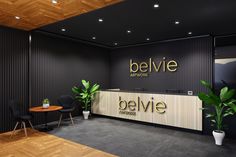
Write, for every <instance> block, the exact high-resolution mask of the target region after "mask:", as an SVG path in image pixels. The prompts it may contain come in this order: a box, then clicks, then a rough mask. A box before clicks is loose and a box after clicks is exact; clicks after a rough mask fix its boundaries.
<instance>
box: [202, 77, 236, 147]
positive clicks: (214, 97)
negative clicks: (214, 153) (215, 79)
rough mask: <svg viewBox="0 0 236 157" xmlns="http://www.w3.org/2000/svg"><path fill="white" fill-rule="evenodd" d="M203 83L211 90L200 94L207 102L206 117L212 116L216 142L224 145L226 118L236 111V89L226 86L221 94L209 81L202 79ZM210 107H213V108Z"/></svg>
mask: <svg viewBox="0 0 236 157" xmlns="http://www.w3.org/2000/svg"><path fill="white" fill-rule="evenodd" d="M201 84H202V85H203V86H205V87H206V88H208V89H209V92H208V93H203V92H201V93H199V94H198V97H199V99H201V100H202V101H203V102H204V103H205V107H204V108H203V109H204V110H207V111H208V113H207V114H206V118H210V119H211V123H212V126H215V128H216V130H213V132H212V134H213V136H214V138H215V144H216V145H222V142H223V139H224V137H225V132H224V125H223V124H224V118H225V117H227V116H232V115H234V114H235V113H236V105H235V104H236V100H235V99H234V98H233V97H234V96H235V90H234V89H229V88H228V87H224V88H222V89H221V90H220V93H219V94H216V92H215V91H214V90H213V88H212V86H211V85H210V84H209V83H207V82H206V81H203V80H201ZM210 108H213V110H211V109H210Z"/></svg>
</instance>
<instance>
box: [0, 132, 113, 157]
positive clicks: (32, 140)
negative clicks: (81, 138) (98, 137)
mask: <svg viewBox="0 0 236 157" xmlns="http://www.w3.org/2000/svg"><path fill="white" fill-rule="evenodd" d="M27 132H28V137H27V138H26V137H24V132H23V130H18V131H17V134H16V135H13V136H12V137H11V138H10V136H11V132H7V133H4V134H0V147H1V149H0V156H1V157H94V156H97V157H115V156H114V155H112V154H109V153H106V152H102V151H100V150H96V149H93V148H90V147H88V146H85V145H82V144H79V143H74V142H71V141H68V140H65V139H62V138H59V137H56V136H53V135H50V134H47V133H44V132H38V131H36V130H32V129H27Z"/></svg>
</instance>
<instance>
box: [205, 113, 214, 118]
mask: <svg viewBox="0 0 236 157" xmlns="http://www.w3.org/2000/svg"><path fill="white" fill-rule="evenodd" d="M214 116H215V115H214V114H211V113H209V114H206V118H212V117H214Z"/></svg>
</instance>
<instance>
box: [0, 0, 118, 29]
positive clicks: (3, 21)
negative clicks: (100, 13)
mask: <svg viewBox="0 0 236 157" xmlns="http://www.w3.org/2000/svg"><path fill="white" fill-rule="evenodd" d="M121 1H122V0H58V3H57V4H53V3H52V1H51V0H1V1H0V25H4V26H8V27H13V28H18V29H23V30H32V29H35V28H39V27H41V26H44V25H48V24H51V23H54V22H57V21H61V20H64V19H67V18H70V17H73V16H77V15H80V14H83V13H87V12H90V11H93V10H96V9H100V8H103V7H106V6H108V5H112V4H115V3H118V2H121ZM15 16H19V17H20V20H17V19H15Z"/></svg>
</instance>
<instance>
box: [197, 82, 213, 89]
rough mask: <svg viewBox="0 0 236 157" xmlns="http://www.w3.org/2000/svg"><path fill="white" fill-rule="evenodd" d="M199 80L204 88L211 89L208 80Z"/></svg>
mask: <svg viewBox="0 0 236 157" xmlns="http://www.w3.org/2000/svg"><path fill="white" fill-rule="evenodd" d="M200 82H201V84H202V85H203V86H205V87H206V88H208V89H210V90H212V88H211V85H210V84H209V83H208V82H206V81H204V80H200Z"/></svg>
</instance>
